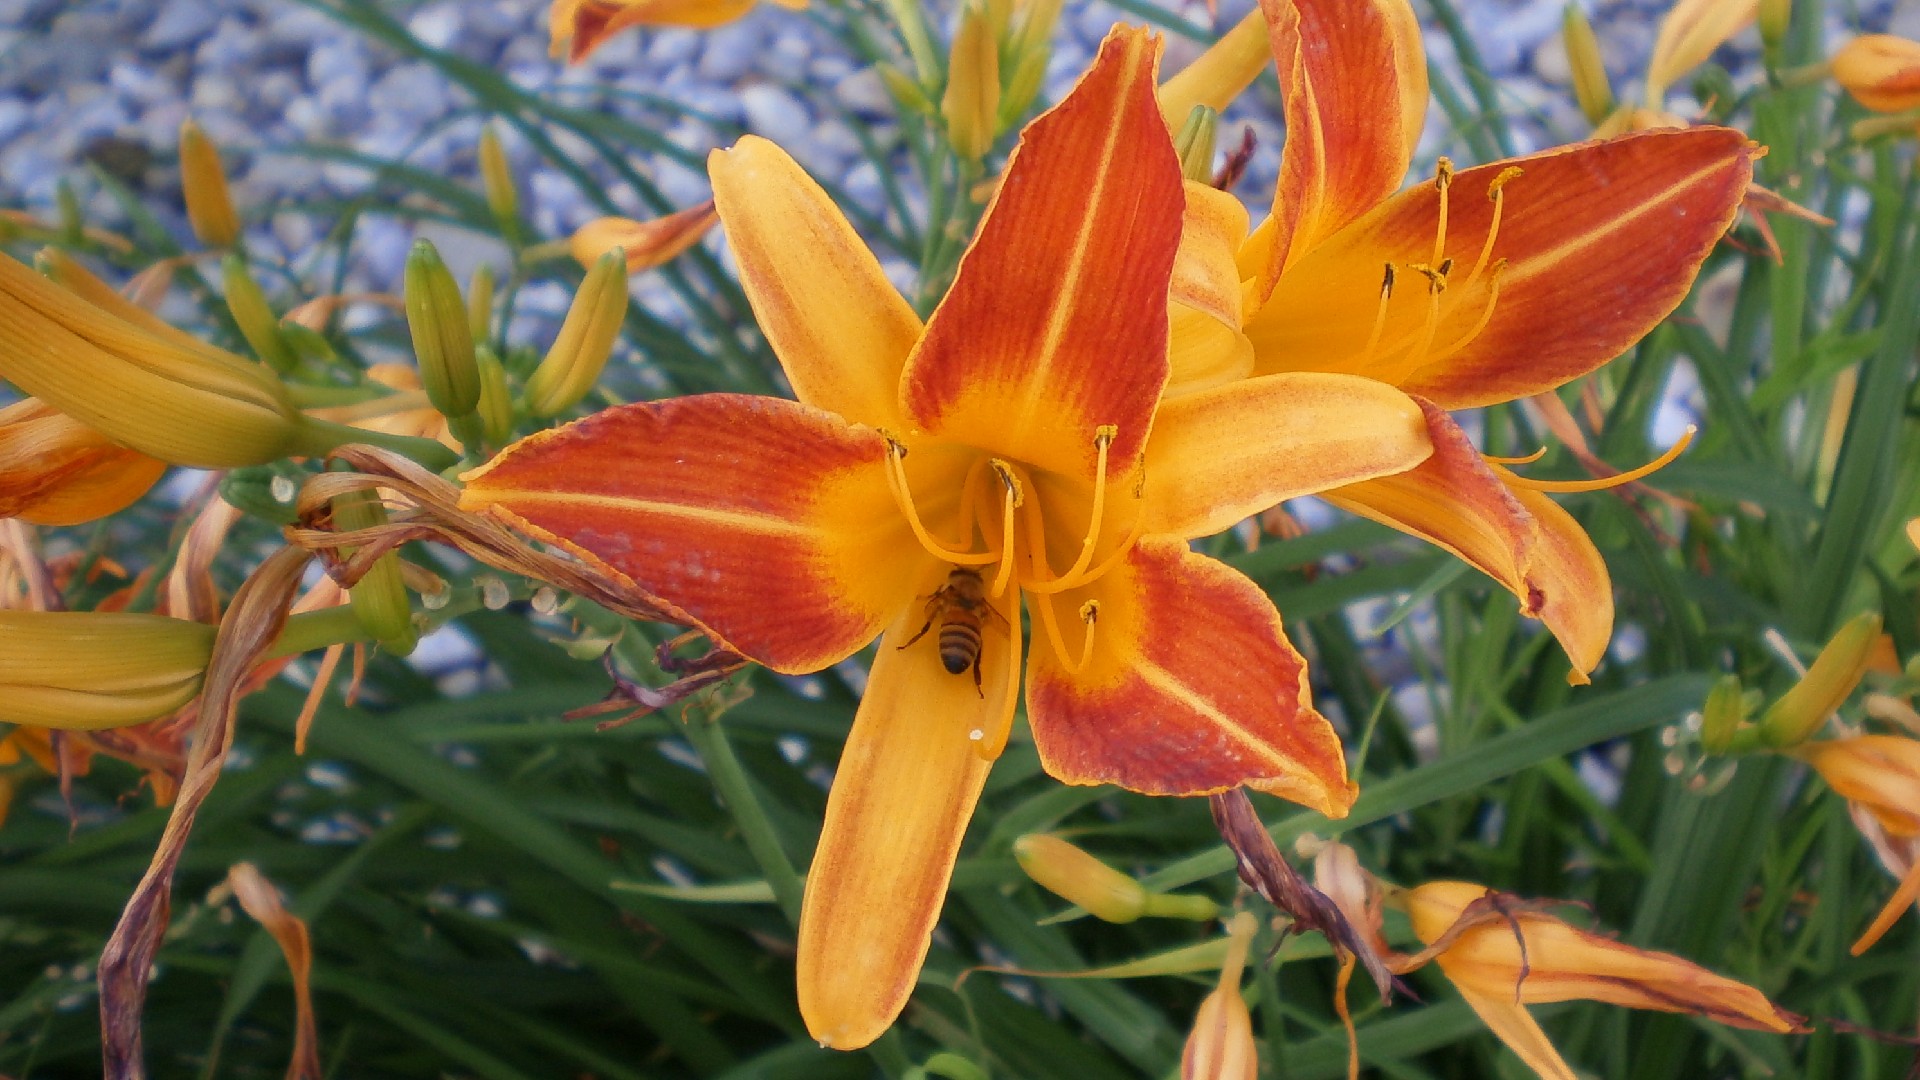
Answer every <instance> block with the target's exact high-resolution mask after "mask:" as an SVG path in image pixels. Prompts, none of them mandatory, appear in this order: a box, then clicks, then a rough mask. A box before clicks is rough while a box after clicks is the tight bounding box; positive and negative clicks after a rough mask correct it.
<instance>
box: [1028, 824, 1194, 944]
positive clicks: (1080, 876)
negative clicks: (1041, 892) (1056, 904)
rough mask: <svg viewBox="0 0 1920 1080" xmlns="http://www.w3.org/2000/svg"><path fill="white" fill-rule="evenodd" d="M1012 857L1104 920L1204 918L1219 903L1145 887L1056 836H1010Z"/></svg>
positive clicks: (1043, 883)
mask: <svg viewBox="0 0 1920 1080" xmlns="http://www.w3.org/2000/svg"><path fill="white" fill-rule="evenodd" d="M1013 857H1014V858H1015V859H1017V860H1019V862H1020V869H1022V870H1024V871H1026V874H1027V876H1028V877H1030V878H1032V879H1033V880H1034V882H1035V883H1036V884H1038V885H1039V886H1040V887H1041V888H1043V889H1046V890H1047V891H1048V892H1050V893H1053V894H1054V895H1055V896H1058V897H1060V898H1061V899H1062V900H1066V901H1067V902H1069V903H1072V904H1076V905H1078V906H1080V907H1082V908H1085V909H1086V911H1087V914H1089V915H1092V916H1093V917H1094V918H1096V919H1100V920H1102V921H1104V922H1110V923H1129V922H1132V921H1134V920H1135V919H1138V918H1140V917H1142V916H1163V917H1166V918H1176V919H1193V920H1196V921H1201V922H1204V921H1206V920H1208V919H1211V918H1214V917H1215V916H1217V915H1218V914H1219V913H1220V908H1219V905H1217V904H1215V903H1214V902H1213V901H1212V900H1209V899H1208V898H1206V897H1204V896H1185V895H1176V894H1168V893H1152V892H1148V891H1147V889H1146V888H1145V887H1144V886H1142V885H1141V884H1140V883H1139V882H1138V881H1135V880H1134V879H1133V878H1131V877H1128V876H1127V875H1126V874H1123V873H1121V872H1120V871H1118V870H1115V869H1114V868H1113V867H1111V866H1108V865H1107V864H1106V863H1103V862H1101V861H1100V860H1099V859H1096V858H1094V857H1093V856H1092V855H1089V854H1087V853H1086V852H1085V851H1082V850H1081V849H1079V848H1077V847H1075V846H1074V845H1072V844H1070V843H1068V842H1067V841H1065V840H1062V839H1060V838H1059V837H1057V836H1048V835H1047V834H1045V833H1032V834H1029V835H1026V836H1022V837H1021V838H1019V839H1018V840H1015V841H1014V842H1013Z"/></svg>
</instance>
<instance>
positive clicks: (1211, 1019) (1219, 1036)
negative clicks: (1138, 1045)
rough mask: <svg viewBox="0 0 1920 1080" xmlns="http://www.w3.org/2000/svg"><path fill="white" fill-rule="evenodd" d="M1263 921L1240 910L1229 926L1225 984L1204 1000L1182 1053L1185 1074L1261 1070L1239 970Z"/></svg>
mask: <svg viewBox="0 0 1920 1080" xmlns="http://www.w3.org/2000/svg"><path fill="white" fill-rule="evenodd" d="M1257 929H1259V923H1258V922H1257V921H1256V920H1255V919H1254V917H1253V915H1252V914H1250V913H1248V912H1245V911H1243V912H1241V913H1240V914H1238V915H1235V916H1234V917H1233V922H1232V923H1231V924H1229V926H1228V931H1227V932H1228V935H1229V941H1230V944H1229V945H1228V947H1227V962H1226V963H1225V964H1223V965H1221V968H1220V985H1219V986H1217V987H1215V988H1214V991H1213V992H1212V993H1210V994H1208V995H1207V997H1206V1000H1204V1001H1202V1002H1201V1003H1200V1012H1199V1014H1198V1015H1196V1016H1195V1017H1194V1018H1193V1032H1192V1033H1191V1034H1189V1035H1188V1036H1187V1045H1186V1048H1185V1050H1183V1051H1182V1053H1181V1055H1180V1080H1255V1077H1257V1076H1259V1075H1260V1051H1259V1046H1258V1044H1256V1043H1255V1042H1254V1040H1253V1014H1252V1013H1250V1012H1248V1011H1247V999H1246V998H1244V997H1241V996H1240V976H1241V973H1242V972H1243V971H1244V970H1245V969H1246V965H1247V951H1248V949H1249V947H1250V946H1251V945H1252V944H1253V934H1254V931H1255V930H1257Z"/></svg>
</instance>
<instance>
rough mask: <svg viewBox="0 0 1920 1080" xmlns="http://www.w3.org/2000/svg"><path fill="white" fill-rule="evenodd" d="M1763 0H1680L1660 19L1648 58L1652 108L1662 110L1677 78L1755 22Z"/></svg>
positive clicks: (1648, 99) (1648, 90)
mask: <svg viewBox="0 0 1920 1080" xmlns="http://www.w3.org/2000/svg"><path fill="white" fill-rule="evenodd" d="M1758 6H1759V0H1679V2H1678V3H1676V4H1674V5H1673V7H1672V8H1671V9H1669V10H1668V12H1667V14H1666V17H1665V18H1663V19H1661V20H1660V32H1659V34H1657V35H1655V37H1654V39H1653V55H1652V56H1651V57H1649V58H1648V60H1647V98H1646V104H1647V106H1648V107H1649V108H1653V109H1658V108H1659V107H1660V105H1661V103H1662V102H1663V101H1664V100H1665V99H1666V96H1667V87H1669V86H1672V85H1673V83H1674V80H1676V79H1678V78H1679V77H1680V76H1682V75H1685V74H1686V73H1687V72H1689V71H1691V70H1693V69H1694V68H1696V67H1698V66H1699V65H1700V64H1702V63H1703V62H1705V61H1706V59H1707V57H1709V56H1712V55H1713V50H1715V49H1717V48H1719V47H1720V46H1722V45H1724V44H1726V43H1727V39H1729V38H1731V37H1733V35H1735V34H1737V33H1739V32H1740V30H1741V28H1742V27H1744V26H1746V25H1747V24H1748V23H1750V22H1752V21H1753V16H1754V12H1755V9H1756V8H1757V7H1758Z"/></svg>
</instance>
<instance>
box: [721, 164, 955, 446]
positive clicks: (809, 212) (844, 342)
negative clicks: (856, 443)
mask: <svg viewBox="0 0 1920 1080" xmlns="http://www.w3.org/2000/svg"><path fill="white" fill-rule="evenodd" d="M707 171H708V172H709V173H710V174H711V175H712V179H713V198H714V203H715V204H716V205H717V206H718V208H719V211H720V220H721V221H722V222H723V223H724V224H725V225H726V229H727V243H728V244H730V245H732V248H733V254H734V259H735V261H736V262H738V263H739V266H740V285H741V287H742V288H743V289H745V290H746V293H747V299H748V300H749V301H750V302H751V303H752V304H753V313H754V317H755V318H756V319H757V320H758V322H759V324H760V329H761V331H762V332H763V333H765V334H766V335H767V342H768V344H770V345H772V346H773V352H774V355H775V356H778V357H779V358H780V364H781V366H782V367H783V368H784V369H785V370H786V373H787V381H788V382H790V383H791V384H792V385H793V392H794V394H795V396H797V397H798V398H799V399H800V400H801V401H804V402H806V403H807V404H809V405H813V406H815V407H817V408H822V409H826V410H828V411H830V412H837V413H839V414H840V415H841V416H844V417H846V418H847V419H848V420H851V421H853V422H855V423H860V424H868V425H870V426H873V427H888V428H896V429H897V428H898V427H900V424H899V421H898V419H897V417H898V416H899V404H898V395H899V386H900V369H901V367H902V366H903V365H904V364H905V363H906V358H907V352H908V351H909V350H910V349H912V348H913V343H914V342H915V341H916V340H917V339H918V338H919V337H920V318H919V316H917V315H915V314H914V313H913V309H912V308H911V307H909V306H908V305H907V302H906V300H905V299H903V298H902V297H901V296H900V293H899V292H898V291H897V290H896V289H894V287H893V285H892V284H891V283H890V282H888V281H887V276H886V273H885V272H884V271H882V270H881V269H880V261H879V260H878V259H876V258H874V257H873V253H872V252H870V251H868V250H867V246H866V244H865V243H863V242H862V241H861V240H860V237H859V236H858V235H857V234H855V233H854V231H853V226H852V225H849V224H848V223H847V219H846V217H845V216H844V215H842V214H841V213H840V210H839V208H838V207H836V206H834V204H833V200H832V199H830V198H828V197H827V193H826V192H824V191H822V190H821V189H820V185H818V184H816V183H814V182H813V178H812V177H810V176H808V175H807V174H806V172H805V171H804V170H802V169H801V168H800V166H799V165H798V164H797V163H795V162H794V160H793V159H792V158H791V157H788V156H787V153H786V151H784V150H782V149H780V148H779V147H778V146H775V145H774V144H772V143H770V142H768V141H767V140H765V139H761V138H757V137H755V136H752V135H749V136H746V137H744V138H742V139H741V140H740V141H739V142H738V143H736V144H735V145H734V147H733V148H732V149H731V150H716V151H715V152H714V153H713V155H712V156H711V157H709V158H708V159H707Z"/></svg>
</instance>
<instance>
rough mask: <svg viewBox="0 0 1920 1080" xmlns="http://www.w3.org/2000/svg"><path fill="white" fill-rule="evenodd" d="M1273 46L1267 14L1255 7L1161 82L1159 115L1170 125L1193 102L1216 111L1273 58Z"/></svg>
mask: <svg viewBox="0 0 1920 1080" xmlns="http://www.w3.org/2000/svg"><path fill="white" fill-rule="evenodd" d="M1272 49H1273V46H1272V45H1271V44H1269V43H1268V41H1267V22H1266V18H1265V17H1264V16H1262V15H1261V13H1260V12H1259V11H1258V10H1255V11H1254V12H1253V13H1252V14H1250V15H1248V16H1247V17H1246V18H1244V19H1241V20H1240V21H1239V22H1238V23H1235V24H1234V27H1233V29H1231V30H1229V31H1227V32H1226V33H1225V34H1224V35H1222V36H1221V38H1220V40H1219V41H1216V42H1214V43H1213V44H1212V45H1211V46H1209V47H1208V48H1207V51H1206V52H1203V53H1201V54H1200V55H1199V57H1198V58H1197V59H1195V60H1194V62H1193V63H1191V64H1188V65H1187V66H1186V67H1184V68H1182V69H1180V70H1179V71H1177V72H1175V73H1174V74H1173V76H1172V77H1171V78H1169V79H1168V80H1167V81H1166V82H1164V83H1162V84H1161V85H1160V115H1162V116H1164V117H1166V118H1167V125H1168V126H1169V127H1172V126H1174V125H1177V124H1179V123H1180V122H1182V121H1184V120H1185V119H1186V118H1187V114H1188V113H1191V112H1192V111H1193V107H1194V106H1195V105H1205V106H1206V107H1208V108H1210V109H1212V110H1214V111H1215V112H1219V111H1221V110H1223V109H1225V108H1226V107H1227V105H1228V104H1229V103H1230V102H1232V101H1233V99H1234V98H1236V97H1239V96H1240V92H1241V91H1243V90H1245V89H1246V88H1247V87H1249V86H1252V85H1253V80H1255V79H1257V78H1259V77H1260V73H1261V72H1262V71H1265V70H1266V69H1267V65H1268V64H1270V63H1272V62H1273V51H1272Z"/></svg>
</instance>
